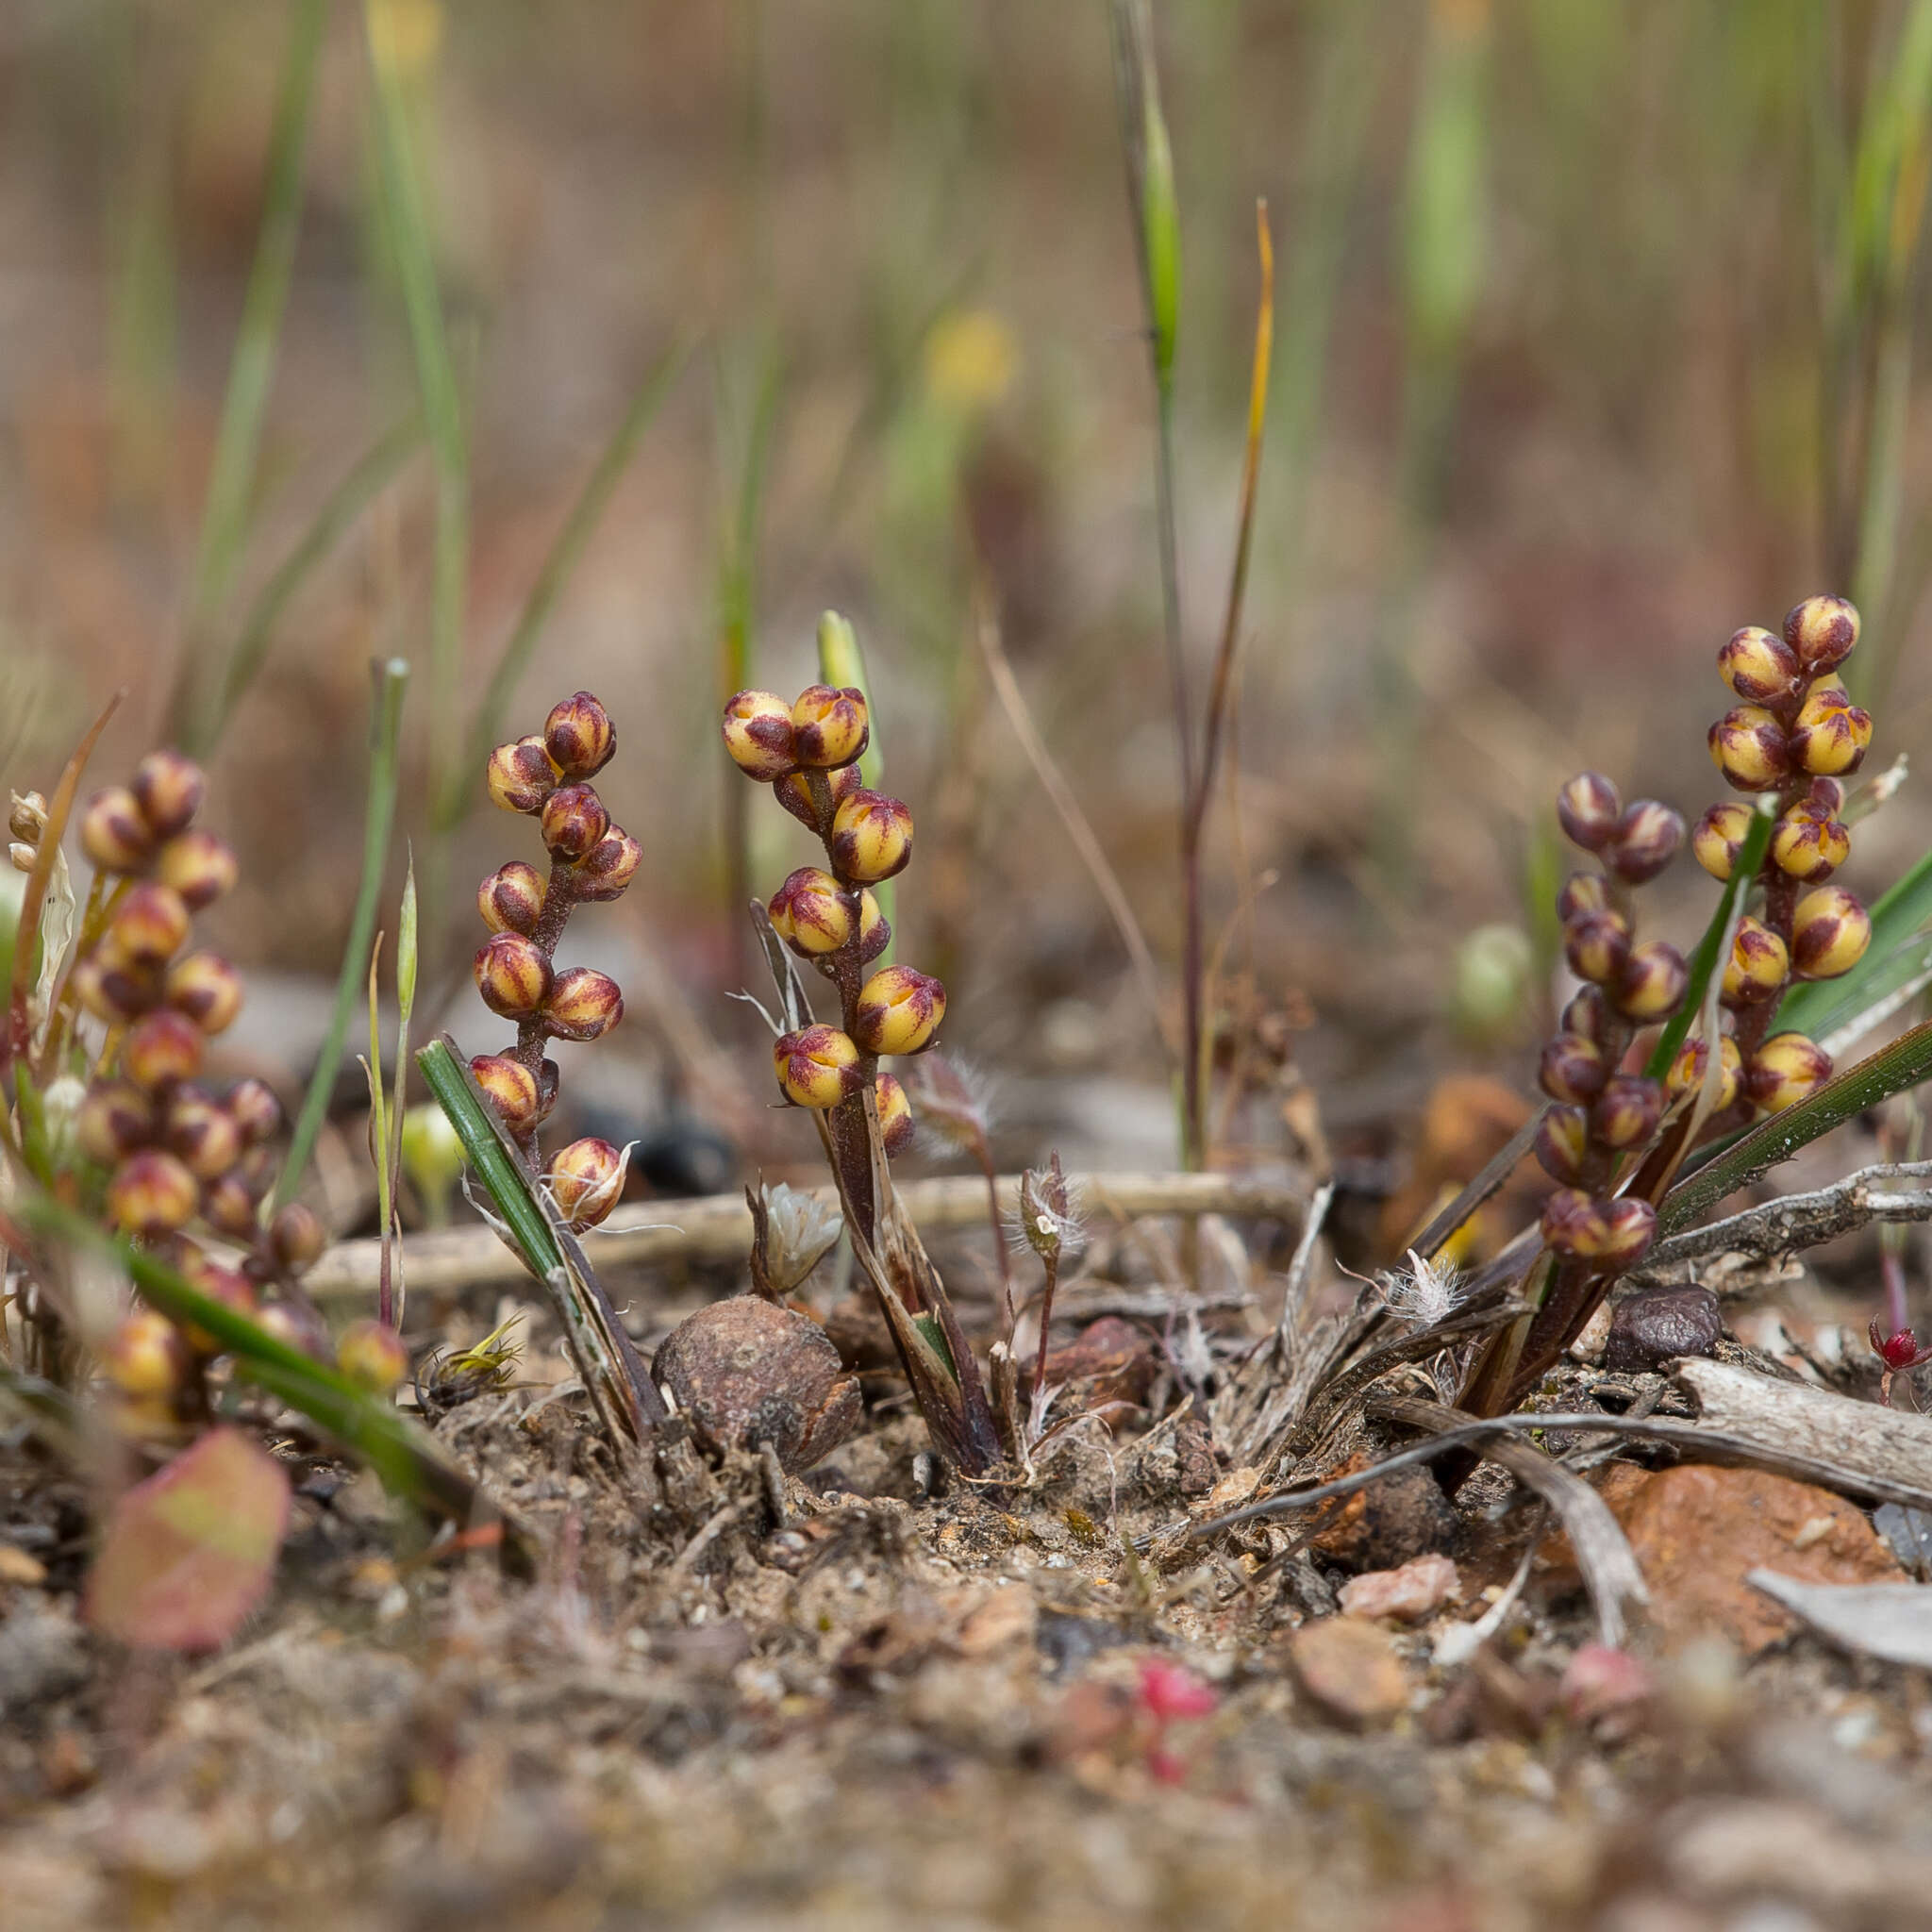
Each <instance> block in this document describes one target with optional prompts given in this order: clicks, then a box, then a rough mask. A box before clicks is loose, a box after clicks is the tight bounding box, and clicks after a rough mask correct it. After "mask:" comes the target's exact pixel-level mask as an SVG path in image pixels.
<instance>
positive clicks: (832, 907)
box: [766, 865, 877, 959]
mask: <svg viewBox="0 0 1932 1932" xmlns="http://www.w3.org/2000/svg"><path fill="white" fill-rule="evenodd" d="M870 896H871V895H870V894H869V893H868V894H867V897H870ZM766 910H767V912H768V913H769V914H770V916H771V921H772V930H773V931H774V932H775V933H776V934H777V935H778V937H779V938H780V939H781V940H783V941H785V943H786V944H787V945H788V946H790V947H791V950H792V951H793V952H794V953H796V954H798V955H799V957H800V958H807V959H817V958H824V957H826V956H827V955H829V954H832V953H836V952H837V951H838V950H839V949H840V948H841V946H844V945H847V944H849V943H850V941H851V939H852V935H853V932H854V930H855V929H856V927H857V925H858V913H857V911H856V910H855V908H854V905H853V899H852V895H851V894H850V893H849V892H847V891H845V889H844V887H842V886H841V885H840V883H839V881H838V880H837V879H835V878H834V877H833V876H832V874H830V873H828V872H826V871H824V869H823V868H822V867H819V866H815V865H802V866H800V867H799V868H798V870H797V871H796V872H794V873H793V874H791V877H790V878H788V879H787V880H786V881H785V883H784V884H783V885H782V886H780V887H779V888H778V890H777V891H775V892H774V894H773V895H772V903H771V905H770V906H769V907H768V908H766ZM876 910H877V908H876V907H874V912H876Z"/></svg>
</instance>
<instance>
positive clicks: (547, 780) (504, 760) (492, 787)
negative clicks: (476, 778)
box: [483, 737, 561, 817]
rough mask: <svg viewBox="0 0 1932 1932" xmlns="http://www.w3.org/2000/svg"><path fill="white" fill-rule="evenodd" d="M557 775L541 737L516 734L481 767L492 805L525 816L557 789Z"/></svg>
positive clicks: (535, 809) (540, 808)
mask: <svg viewBox="0 0 1932 1932" xmlns="http://www.w3.org/2000/svg"><path fill="white" fill-rule="evenodd" d="M560 775H561V774H559V773H558V769H557V767H556V765H555V764H553V763H552V762H551V758H550V754H549V753H548V752H547V751H545V750H544V748H543V741H542V740H541V738H535V737H531V738H518V739H514V740H512V741H510V742H509V743H508V744H499V745H498V746H497V747H496V749H495V750H494V751H492V752H491V754H490V757H489V758H488V760H487V761H486V762H485V764H484V767H483V789H484V790H485V791H488V792H489V793H490V802H491V804H492V805H495V806H500V807H501V808H503V809H504V810H505V811H516V812H522V813H524V814H525V817H528V816H530V815H531V814H533V813H535V812H540V811H541V810H542V809H543V801H544V800H545V799H546V798H548V797H549V796H550V794H551V793H552V792H553V791H556V790H557V787H558V779H559V777H560Z"/></svg>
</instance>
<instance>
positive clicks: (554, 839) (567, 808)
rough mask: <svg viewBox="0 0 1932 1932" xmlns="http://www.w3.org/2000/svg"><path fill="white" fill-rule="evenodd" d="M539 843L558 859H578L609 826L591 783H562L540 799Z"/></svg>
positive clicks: (605, 812) (601, 802) (602, 804)
mask: <svg viewBox="0 0 1932 1932" xmlns="http://www.w3.org/2000/svg"><path fill="white" fill-rule="evenodd" d="M541 827H542V832H543V842H544V844H545V845H547V846H548V847H549V848H550V850H551V851H552V852H554V853H555V854H556V855H557V857H558V858H566V859H575V858H583V857H584V855H585V854H586V853H588V852H589V851H591V848H592V847H593V846H594V845H595V844H596V843H597V841H599V840H600V839H602V838H603V836H604V834H605V833H606V832H608V830H609V829H610V814H609V813H608V811H606V810H605V809H604V801H603V800H602V799H601V798H599V797H598V796H597V788H596V787H595V786H594V785H565V786H563V787H561V788H560V789H559V790H558V791H553V792H552V793H551V794H550V796H549V797H548V798H546V799H545V800H544V801H543V810H542V812H541Z"/></svg>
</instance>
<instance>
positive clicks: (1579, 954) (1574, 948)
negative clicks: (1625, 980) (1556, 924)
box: [1563, 912, 1630, 986]
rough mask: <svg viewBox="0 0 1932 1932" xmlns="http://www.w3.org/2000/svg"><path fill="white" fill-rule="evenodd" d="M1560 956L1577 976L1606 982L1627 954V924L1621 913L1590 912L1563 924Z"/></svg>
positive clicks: (1619, 970) (1620, 969) (1599, 983)
mask: <svg viewBox="0 0 1932 1932" xmlns="http://www.w3.org/2000/svg"><path fill="white" fill-rule="evenodd" d="M1563 957H1564V958H1567V959H1568V960H1569V961H1570V970H1571V972H1573V973H1574V974H1575V975H1576V976H1577V978H1578V979H1587V980H1589V981H1590V982H1591V984H1592V985H1593V986H1607V985H1609V984H1610V983H1611V982H1612V981H1613V980H1614V979H1616V978H1617V976H1618V975H1619V974H1621V973H1622V972H1623V970H1624V962H1625V961H1626V960H1627V959H1628V958H1629V957H1630V924H1629V922H1628V921H1627V920H1625V919H1624V917H1623V915H1622V914H1621V913H1616V912H1591V913H1587V914H1586V915H1585V916H1584V917H1583V918H1581V919H1573V920H1572V921H1571V922H1570V923H1569V924H1567V925H1566V926H1565V927H1564V928H1563Z"/></svg>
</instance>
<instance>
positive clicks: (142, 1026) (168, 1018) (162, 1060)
mask: <svg viewBox="0 0 1932 1932" xmlns="http://www.w3.org/2000/svg"><path fill="white" fill-rule="evenodd" d="M201 1053H202V1034H201V1029H200V1027H198V1026H197V1025H195V1024H194V1022H193V1021H192V1020H191V1019H189V1018H188V1016H187V1015H186V1014H185V1013H174V1012H170V1011H168V1010H167V1009H166V1008H163V1009H162V1010H161V1011H160V1012H158V1013H150V1014H148V1015H147V1016H146V1018H145V1019H142V1020H137V1021H136V1022H135V1023H134V1024H133V1025H132V1026H130V1027H129V1028H128V1030H127V1038H126V1039H125V1040H124V1041H122V1042H121V1071H122V1072H123V1073H124V1074H126V1075H127V1077H128V1078H129V1079H130V1080H132V1081H133V1082H134V1084H135V1085H136V1086H137V1087H142V1088H145V1089H146V1090H147V1091H148V1092H150V1093H159V1092H161V1091H164V1090H165V1089H167V1088H169V1087H172V1086H174V1085H175V1082H176V1081H179V1080H192V1079H193V1078H194V1076H195V1074H198V1073H200V1071H201Z"/></svg>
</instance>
